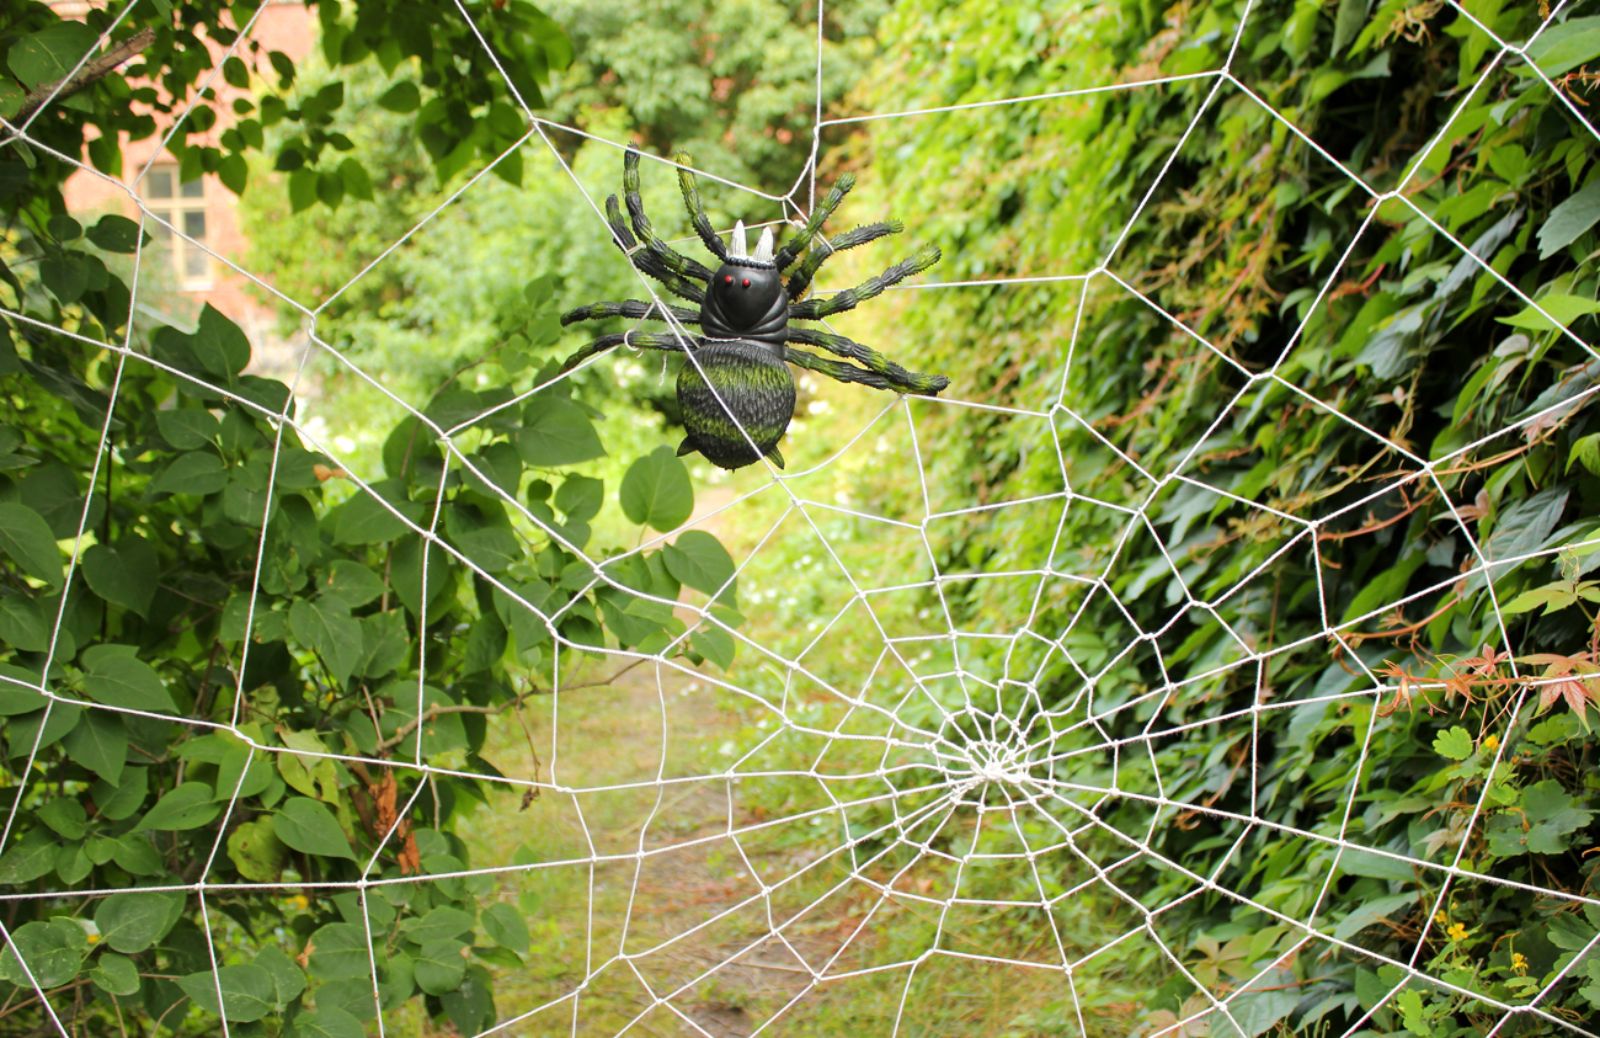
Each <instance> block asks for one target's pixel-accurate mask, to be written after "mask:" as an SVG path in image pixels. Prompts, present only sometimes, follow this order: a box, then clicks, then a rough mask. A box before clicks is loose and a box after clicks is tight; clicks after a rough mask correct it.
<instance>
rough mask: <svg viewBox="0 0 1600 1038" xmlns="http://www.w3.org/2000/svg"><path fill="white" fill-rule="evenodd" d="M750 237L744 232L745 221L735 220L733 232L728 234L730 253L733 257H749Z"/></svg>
mask: <svg viewBox="0 0 1600 1038" xmlns="http://www.w3.org/2000/svg"><path fill="white" fill-rule="evenodd" d="M749 249H750V239H749V238H748V237H747V236H746V235H745V233H744V221H743V220H735V221H733V233H732V234H730V235H728V255H729V256H730V257H731V258H733V259H748V258H749V256H748V252H749Z"/></svg>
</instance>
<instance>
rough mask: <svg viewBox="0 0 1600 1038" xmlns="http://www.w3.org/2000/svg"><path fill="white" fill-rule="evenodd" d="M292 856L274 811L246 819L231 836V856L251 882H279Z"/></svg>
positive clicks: (234, 863) (234, 864)
mask: <svg viewBox="0 0 1600 1038" xmlns="http://www.w3.org/2000/svg"><path fill="white" fill-rule="evenodd" d="M288 857H289V851H288V848H286V847H284V845H283V843H282V842H281V841H279V839H278V837H277V835H276V834H275V833H274V832H273V823H272V818H271V816H270V815H269V816H265V817H262V818H256V819H253V820H252V821H249V822H246V823H244V824H243V825H241V826H239V827H238V828H237V829H235V830H234V831H233V832H232V833H231V834H229V836H228V860H229V861H231V862H233V867H234V868H236V869H238V870H239V875H241V876H243V877H244V878H245V879H247V880H250V881H251V882H254V883H276V882H277V881H278V877H279V876H280V875H282V873H283V866H284V863H285V862H286V861H287V860H288Z"/></svg>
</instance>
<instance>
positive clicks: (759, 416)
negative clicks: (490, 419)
mask: <svg viewBox="0 0 1600 1038" xmlns="http://www.w3.org/2000/svg"><path fill="white" fill-rule="evenodd" d="M678 162H679V164H680V167H682V168H680V169H679V171H678V183H679V186H680V187H682V189H683V201H684V205H685V207H687V209H688V210H689V218H690V219H691V220H693V221H694V229H695V232H696V233H697V234H699V236H700V240H701V241H702V242H704V243H705V247H706V249H707V250H708V251H709V252H710V253H711V254H712V255H713V256H715V257H716V258H717V259H718V260H719V261H721V265H720V266H719V267H717V269H716V270H715V271H713V270H711V269H710V268H708V267H706V266H705V265H704V264H702V263H700V262H698V261H696V260H694V259H691V258H690V257H688V256H685V255H682V254H681V253H679V252H676V251H674V250H673V249H672V248H671V247H669V246H668V245H667V243H666V242H664V241H662V240H661V239H660V238H658V237H657V236H656V233H655V231H654V230H653V229H652V228H651V226H650V219H649V217H647V216H646V215H645V212H644V203H643V201H642V200H641V199H640V197H639V153H638V152H637V151H635V150H634V149H632V148H629V149H628V152H627V155H626V156H625V157H624V159H623V164H622V186H623V191H624V197H625V198H626V200H627V206H628V216H629V219H630V221H631V223H632V224H633V231H632V233H630V232H629V230H628V227H627V225H626V224H624V223H623V222H622V211H621V209H620V208H619V207H618V205H617V196H616V195H611V196H610V197H608V198H607V199H606V219H607V222H609V223H610V224H611V232H612V235H613V236H614V237H615V239H616V242H617V245H618V247H619V248H621V249H622V251H623V252H624V253H626V254H627V256H628V259H629V261H630V262H631V263H632V264H633V265H634V266H635V267H636V268H638V269H639V270H640V271H642V272H644V273H645V274H648V275H650V276H651V277H653V278H655V279H656V280H657V281H659V282H661V283H662V284H663V285H666V286H667V288H668V289H669V290H670V291H671V292H673V293H674V294H675V295H678V296H680V297H682V298H684V299H687V300H689V301H690V302H692V303H697V304H699V306H700V309H699V310H698V311H696V310H691V309H689V308H688V307H683V306H673V305H671V304H657V303H645V302H641V301H639V300H637V299H628V300H624V301H623V302H620V303H612V302H603V303H590V304H589V305H588V306H580V307H578V308H577V309H576V310H573V311H571V312H569V313H567V314H564V315H563V316H562V318H561V323H562V324H563V325H567V324H573V323H575V322H577V321H587V320H592V319H595V318H604V317H633V318H647V319H650V320H656V321H666V320H669V319H670V320H671V321H674V322H679V323H682V324H686V325H698V326H699V327H700V329H701V332H702V334H699V335H685V336H682V337H681V338H680V337H679V336H678V335H675V334H672V333H663V332H639V331H627V332H620V333H615V334H610V335H602V336H600V337H599V338H597V339H595V340H594V341H593V342H590V343H589V344H588V345H587V346H584V347H583V348H582V349H580V350H578V351H577V352H575V353H574V354H573V355H572V356H570V357H568V358H567V359H566V362H565V363H563V364H562V365H561V370H562V371H563V372H566V371H570V370H572V369H573V368H574V367H576V366H577V365H578V364H580V363H582V362H583V361H585V360H587V359H588V358H590V357H592V356H594V355H595V354H597V353H600V352H602V351H604V350H608V349H611V348H612V347H614V346H619V345H624V344H626V345H629V346H636V347H644V348H646V349H652V350H667V351H678V352H682V351H684V350H685V343H687V349H688V350H689V351H691V352H692V353H693V354H694V358H693V361H692V362H691V363H688V364H685V365H684V366H683V368H682V370H681V371H680V372H679V374H678V403H679V405H680V407H681V408H682V411H683V424H684V427H685V428H686V429H687V430H688V432H689V435H688V436H686V437H684V440H683V443H682V445H680V446H679V448H678V453H679V454H689V453H691V452H693V451H699V452H700V453H701V454H703V455H704V456H705V457H706V459H707V460H708V461H710V462H711V463H712V464H714V465H720V466H721V467H722V468H725V469H736V468H740V467H742V466H744V465H749V464H751V463H752V462H754V461H756V460H757V459H758V458H760V457H762V456H763V455H764V456H766V457H768V458H770V459H772V463H773V464H775V465H777V466H778V467H779V468H782V467H783V455H782V454H780V453H779V452H778V441H779V440H781V439H782V438H783V434H784V431H785V430H786V429H788V427H789V420H790V418H792V417H793V416H794V378H793V376H791V375H790V374H789V369H788V367H787V366H786V365H785V363H784V362H785V361H788V362H789V363H791V364H796V365H799V366H800V367H802V368H806V369H807V370H810V371H815V372H817V373H818V374H820V375H827V376H828V377H829V378H831V379H835V380H837V381H839V382H855V383H858V384H860V385H864V386H871V387H872V388H873V389H888V390H893V391H894V392H897V393H919V394H924V395H933V394H936V393H938V392H939V391H940V390H942V389H944V388H945V387H946V386H948V385H949V384H950V380H949V379H947V378H945V377H944V376H943V375H921V374H918V373H916V372H914V371H907V370H906V369H905V368H903V367H901V366H900V365H898V364H896V363H894V362H893V361H892V360H890V359H889V358H887V357H885V356H884V355H883V354H881V353H879V352H878V351H877V350H874V349H872V348H871V347H868V346H863V345H862V344H861V343H859V342H854V341H852V340H850V339H847V338H845V337H844V336H842V335H834V334H833V333H831V332H827V331H823V330H821V329H817V328H792V327H790V325H789V322H790V321H792V320H796V321H820V320H822V319H823V318H825V317H831V316H832V315H834V314H838V313H843V312H844V311H846V310H850V309H852V308H854V307H855V305H856V304H857V303H859V302H861V301H862V300H864V299H871V298H872V297H873V296H875V295H877V294H878V293H880V292H882V291H883V290H884V289H885V288H888V287H889V286H890V285H893V284H895V283H896V282H898V281H903V280H904V279H906V278H908V277H910V276H911V275H912V274H915V273H917V272H918V271H921V270H926V269H927V268H928V267H930V266H932V265H933V264H934V263H936V262H938V259H939V250H938V248H937V247H934V246H928V247H926V248H924V249H922V250H921V251H919V252H918V253H917V254H916V255H915V256H912V257H911V258H910V259H905V260H901V261H900V262H899V263H896V264H894V265H893V266H891V267H890V268H889V269H888V270H885V271H884V272H883V273H882V274H879V275H877V276H876V277H872V278H868V279H867V280H866V281H864V282H863V283H862V284H860V285H858V286H857V287H855V288H851V289H846V290H845V291H843V292H838V293H835V294H834V295H831V296H828V297H826V298H822V299H819V298H811V299H806V300H803V301H801V302H791V300H795V299H799V297H800V296H802V295H804V294H805V292H806V289H807V288H808V287H809V286H810V284H811V279H812V277H813V276H814V275H815V274H816V272H817V269H818V268H819V267H821V266H822V264H823V263H824V262H825V261H826V260H827V258H828V257H829V256H831V255H832V254H833V253H835V252H839V251H841V250H843V249H849V248H854V247H855V246H857V245H865V244H866V243H867V242H870V241H875V240H876V239H878V238H882V237H884V236H885V235H889V234H896V233H898V232H899V231H901V230H903V229H904V228H903V226H902V225H901V224H900V222H899V221H891V222H888V223H872V224H867V225H865V226H863V227H857V228H855V229H854V230H851V231H847V232H845V233H844V234H842V235H840V236H839V237H837V238H835V239H833V240H832V241H831V242H830V241H828V240H827V239H821V240H820V246H821V247H820V248H810V251H807V249H808V247H810V246H811V244H812V241H813V239H815V238H817V234H818V232H819V231H820V230H821V229H822V224H823V222H824V221H825V220H827V218H828V217H829V216H831V215H832V214H833V211H834V210H835V209H837V208H838V207H839V203H840V202H842V201H844V196H845V195H846V194H847V193H848V192H849V191H850V189H851V188H852V187H854V186H855V178H854V177H851V176H850V175H848V174H846V175H845V176H843V177H840V178H839V182H838V183H837V184H835V185H834V187H833V190H831V191H829V192H828V195H827V197H826V198H825V199H824V200H823V202H822V204H821V205H820V206H818V207H817V208H816V210H815V211H813V212H812V214H811V216H810V218H809V219H808V220H806V222H805V226H803V227H801V228H800V231H799V233H798V234H796V235H795V236H794V239H793V240H792V241H789V242H787V243H785V244H784V245H783V246H782V247H781V248H779V249H778V250H777V251H776V252H774V251H773V240H772V228H770V227H768V228H766V229H764V230H763V231H762V232H761V239H760V241H758V242H757V243H756V248H755V251H754V252H749V251H748V249H749V242H748V239H747V237H746V232H745V226H744V221H742V220H741V221H738V222H736V223H735V224H734V225H733V233H732V234H731V235H730V236H729V241H728V243H727V244H726V245H724V244H723V241H722V239H721V238H719V237H717V233H716V232H715V231H714V230H712V228H711V221H710V219H709V218H707V216H706V212H705V208H704V207H703V206H702V205H701V204H700V190H699V188H698V187H697V186H696V184H695V176H694V174H693V173H692V172H690V171H689V169H688V168H687V167H688V165H689V160H688V158H687V156H679V158H678ZM635 235H637V236H638V237H637V239H636V238H635ZM640 242H642V243H643V244H642V245H641V244H640ZM801 253H805V258H804V259H801V260H800V262H799V265H798V266H795V261H796V260H797V259H800V255H801ZM791 266H793V267H794V270H793V272H792V273H790V274H789V279H788V282H787V283H785V282H784V280H783V274H784V272H785V271H786V270H788V269H789V268H790V267H791ZM702 286H704V287H702ZM792 343H803V344H805V345H808V346H820V347H822V348H823V349H824V350H827V351H828V352H830V353H834V354H837V355H838V356H840V357H843V358H846V360H852V361H856V362H857V364H859V365H860V366H859V367H858V366H857V364H848V363H845V361H842V360H832V359H830V358H827V357H819V356H817V355H816V354H814V353H809V352H807V351H805V350H798V349H795V348H794V346H793V345H791V344H792ZM752 444H753V445H754V449H752Z"/></svg>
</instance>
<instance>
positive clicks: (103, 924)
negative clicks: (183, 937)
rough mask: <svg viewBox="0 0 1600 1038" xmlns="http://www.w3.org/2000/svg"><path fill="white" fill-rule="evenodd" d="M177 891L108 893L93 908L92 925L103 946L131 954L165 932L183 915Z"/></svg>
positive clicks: (182, 899)
mask: <svg viewBox="0 0 1600 1038" xmlns="http://www.w3.org/2000/svg"><path fill="white" fill-rule="evenodd" d="M183 905H184V896H183V894H182V892H180V891H151V892H148V893H146V892H143V891H137V890H135V891H129V892H127V893H123V894H112V895H111V896H110V897H108V898H106V899H105V900H104V901H102V902H100V904H99V907H97V908H96V909H95V913H94V925H95V926H96V927H98V928H99V930H100V938H101V940H102V941H104V942H105V944H106V946H107V947H110V948H113V949H115V950H117V951H119V952H125V953H127V954H130V955H131V954H133V953H134V952H142V951H144V950H145V949H146V948H148V947H150V946H151V945H153V944H155V943H156V942H157V941H159V940H160V939H161V938H163V937H165V936H166V935H167V932H168V931H169V930H171V929H172V928H173V926H175V925H176V924H177V922H178V917H179V916H181V915H182V914H183Z"/></svg>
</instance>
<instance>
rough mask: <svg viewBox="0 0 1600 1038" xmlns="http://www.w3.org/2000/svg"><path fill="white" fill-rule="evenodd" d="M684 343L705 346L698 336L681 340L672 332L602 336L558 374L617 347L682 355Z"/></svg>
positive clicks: (583, 348)
mask: <svg viewBox="0 0 1600 1038" xmlns="http://www.w3.org/2000/svg"><path fill="white" fill-rule="evenodd" d="M684 343H688V344H689V346H690V347H692V348H698V347H700V346H702V345H704V343H703V341H702V340H701V339H700V337H699V336H697V335H689V336H685V337H684V338H682V339H679V338H678V336H676V335H673V334H672V333H671V332H633V331H629V332H613V333H612V334H610V335H602V336H600V337H599V338H598V339H595V340H594V341H593V342H591V343H589V344H588V345H587V346H584V347H581V348H580V349H578V350H576V351H575V352H574V353H573V354H572V356H570V357H568V358H567V359H566V360H564V361H562V362H561V370H560V371H558V372H557V374H559V375H564V374H566V373H567V372H569V371H571V370H572V369H573V368H575V367H577V366H578V365H579V364H582V363H583V362H584V361H586V360H588V359H589V358H590V357H592V356H594V355H595V354H596V353H604V352H605V351H606V350H609V349H611V348H613V347H615V346H624V345H626V346H634V347H637V348H639V349H645V350H664V351H666V352H668V353H682V352H683V349H684Z"/></svg>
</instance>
